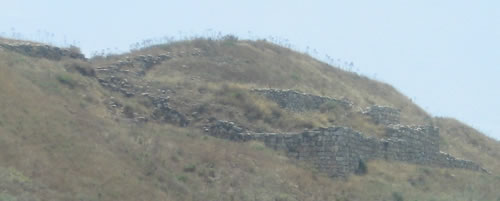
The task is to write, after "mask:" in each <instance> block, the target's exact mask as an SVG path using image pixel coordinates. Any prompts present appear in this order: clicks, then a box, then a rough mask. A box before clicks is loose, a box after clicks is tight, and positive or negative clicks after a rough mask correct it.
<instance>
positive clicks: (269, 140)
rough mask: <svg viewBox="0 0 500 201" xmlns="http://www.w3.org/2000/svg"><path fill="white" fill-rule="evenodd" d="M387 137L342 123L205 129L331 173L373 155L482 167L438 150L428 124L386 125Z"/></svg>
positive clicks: (356, 166)
mask: <svg viewBox="0 0 500 201" xmlns="http://www.w3.org/2000/svg"><path fill="white" fill-rule="evenodd" d="M387 129H388V133H387V137H386V138H384V139H376V138H373V137H367V136H365V135H364V134H362V133H359V132H357V131H354V130H352V129H350V128H345V127H329V128H320V129H315V130H306V131H304V132H301V133H251V132H248V131H247V130H246V129H243V128H241V127H239V126H237V125H236V124H234V123H232V122H226V121H218V122H217V123H215V124H214V125H212V126H211V127H209V128H206V131H207V132H208V133H209V134H210V135H212V136H215V137H219V138H224V139H229V140H233V141H240V142H244V141H249V140H256V141H261V142H264V143H265V145H266V146H268V147H270V148H273V149H276V150H284V151H286V153H287V155H288V157H291V158H294V159H297V160H300V161H304V162H307V163H309V164H311V165H312V166H314V167H315V168H317V169H318V170H320V171H322V172H325V173H326V174H328V175H329V176H331V177H345V176H347V175H348V174H350V173H353V172H356V171H357V170H358V169H359V168H360V165H361V163H364V162H366V161H369V160H372V159H385V160H393V161H402V162H408V163H414V164H420V165H429V166H436V167H447V168H463V169H469V170H475V171H484V170H483V169H482V168H481V167H480V166H479V165H477V164H475V163H473V162H471V161H465V160H460V159H456V158H454V157H453V156H451V155H449V154H446V153H443V152H440V151H439V133H438V132H439V131H438V130H437V129H435V128H433V127H431V126H401V125H394V126H391V127H388V128H387Z"/></svg>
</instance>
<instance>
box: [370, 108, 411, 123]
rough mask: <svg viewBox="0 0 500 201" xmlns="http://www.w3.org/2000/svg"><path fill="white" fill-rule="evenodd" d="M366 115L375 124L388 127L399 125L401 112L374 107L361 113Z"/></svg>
mask: <svg viewBox="0 0 500 201" xmlns="http://www.w3.org/2000/svg"><path fill="white" fill-rule="evenodd" d="M362 113H363V114H364V115H368V116H369V117H370V118H371V119H372V120H373V122H375V123H376V124H383V125H390V124H399V121H400V118H401V114H400V113H401V111H399V110H398V109H395V108H391V107H385V106H379V105H374V106H371V107H368V108H366V109H365V110H363V111H362Z"/></svg>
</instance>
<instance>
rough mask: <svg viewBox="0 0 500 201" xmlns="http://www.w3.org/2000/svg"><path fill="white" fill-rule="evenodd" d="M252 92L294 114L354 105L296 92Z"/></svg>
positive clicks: (257, 90)
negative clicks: (322, 108)
mask: <svg viewBox="0 0 500 201" xmlns="http://www.w3.org/2000/svg"><path fill="white" fill-rule="evenodd" d="M252 92H255V93H257V94H259V95H262V96H264V97H266V98H268V99H269V100H271V101H274V102H276V103H277V104H278V105H279V106H280V107H282V108H285V109H288V110H291V111H294V112H303V111H309V110H320V109H321V107H326V108H327V109H328V108H329V107H331V108H330V109H333V108H334V107H337V106H339V107H342V108H344V109H349V108H352V105H353V103H352V102H350V101H348V100H340V99H334V98H330V97H324V96H317V95H312V94H306V93H300V92H298V91H294V90H281V89H254V90H252Z"/></svg>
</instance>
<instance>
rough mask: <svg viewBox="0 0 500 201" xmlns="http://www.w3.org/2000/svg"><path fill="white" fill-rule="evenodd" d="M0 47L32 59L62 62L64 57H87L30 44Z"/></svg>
mask: <svg viewBox="0 0 500 201" xmlns="http://www.w3.org/2000/svg"><path fill="white" fill-rule="evenodd" d="M0 47H2V48H4V49H7V50H11V51H14V52H18V53H21V54H24V55H27V56H31V57H41V58H46V59H50V60H61V59H62V58H63V57H68V58H73V59H81V60H85V56H84V55H83V54H81V53H79V52H77V51H72V50H70V49H66V48H59V47H54V46H49V45H42V44H36V43H28V42H11V43H0Z"/></svg>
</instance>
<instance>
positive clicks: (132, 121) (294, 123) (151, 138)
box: [0, 38, 500, 200]
mask: <svg viewBox="0 0 500 201" xmlns="http://www.w3.org/2000/svg"><path fill="white" fill-rule="evenodd" d="M0 42H1V44H2V45H0V105H1V106H2V107H1V108H2V110H1V112H0V133H1V134H0V200H391V199H392V200H402V199H406V200H497V199H499V198H500V194H498V192H497V189H496V188H495V186H498V185H499V184H500V172H498V170H499V168H498V167H499V161H500V160H499V153H500V146H499V143H498V142H497V141H495V140H493V139H490V138H488V137H486V136H484V135H483V134H481V133H480V132H478V131H476V130H474V129H472V128H470V127H467V126H466V125H464V124H462V123H460V122H458V121H455V120H452V119H447V118H433V117H431V116H430V115H428V114H427V113H425V111H423V110H422V109H420V108H419V107H418V106H416V105H415V104H413V103H412V102H411V101H410V100H409V99H408V98H407V97H405V96H404V95H402V94H401V93H399V92H398V91H396V90H395V89H394V88H393V87H391V86H389V85H387V84H384V83H380V82H377V81H374V80H370V79H368V78H366V77H363V76H360V75H357V74H354V73H350V72H345V71H342V70H340V69H337V68H334V67H332V66H328V65H327V64H324V63H322V62H320V61H317V60H315V59H314V58H311V57H309V56H307V55H305V54H301V53H297V52H294V51H292V50H289V49H286V48H282V47H279V46H276V45H274V44H270V43H267V42H266V41H239V40H235V39H234V38H226V39H224V40H206V39H197V40H192V41H182V42H177V43H173V44H166V45H158V46H153V47H148V48H144V49H141V50H136V51H133V52H130V53H127V54H123V55H113V56H107V57H96V58H91V59H90V60H86V59H84V58H83V57H81V56H78V54H77V53H78V52H77V51H76V50H75V49H73V50H66V49H60V48H55V47H50V46H45V45H43V44H36V46H37V48H29V47H31V46H32V45H31V43H26V42H24V41H13V40H8V39H2V41H0ZM19 43H25V44H28V45H25V46H28V49H26V47H23V48H12V47H11V46H16V47H18V46H21V45H13V44H19ZM6 44H9V45H6ZM38 46H42V47H43V48H40V47H38ZM54 52H56V53H57V54H55V53H54ZM65 52H68V53H65ZM69 52H71V54H70V53H69ZM53 53H54V54H53ZM47 55H49V56H47ZM54 55H59V56H54ZM269 88H271V89H275V90H278V89H290V90H294V91H299V92H300V93H297V94H303V95H304V94H305V95H304V96H306V97H324V98H328V100H334V101H333V102H334V104H332V101H327V102H324V103H323V104H320V105H318V107H317V108H300V107H298V106H297V105H292V106H291V107H290V108H293V109H290V108H287V107H286V106H284V105H283V104H282V103H281V104H280V102H279V101H275V100H273V99H270V98H266V97H265V96H262V95H261V94H259V93H256V92H255V90H260V89H269ZM278 91H279V90H278ZM293 97H295V98H296V100H299V99H298V98H297V97H302V96H301V95H294V96H293ZM307 100H309V99H307ZM311 100H314V101H316V100H324V99H322V98H319V99H318V98H312V99H311ZM298 103H300V101H299V102H298ZM345 103H347V104H345ZM373 105H382V106H388V107H391V108H394V109H396V111H398V112H400V117H399V118H398V121H399V123H401V124H417V125H433V126H436V127H438V128H439V129H440V137H441V139H440V149H441V150H443V151H446V152H448V153H450V154H452V155H454V156H456V157H459V158H463V159H467V160H470V161H472V162H474V163H477V164H479V165H480V166H482V167H484V168H485V169H486V170H488V171H489V172H490V174H487V173H482V172H478V171H469V170H463V169H455V168H441V167H434V166H425V165H416V164H412V163H404V162H403V163H402V162H397V161H387V160H382V159H375V160H370V161H367V163H366V172H365V173H364V174H350V175H348V176H347V177H345V178H331V177H329V176H328V175H327V174H325V173H324V172H322V171H318V170H317V169H316V168H314V167H312V165H311V164H310V163H307V162H304V161H300V160H296V159H293V158H289V157H285V156H287V153H286V152H284V151H282V150H273V149H271V148H268V147H266V146H265V143H264V142H259V141H248V142H231V141H228V140H224V139H218V138H215V137H211V136H209V135H206V133H205V132H204V129H206V128H207V127H206V126H207V125H211V124H212V123H214V122H217V121H218V120H230V121H233V122H236V123H237V124H238V125H239V126H240V127H242V128H243V129H245V130H249V131H254V132H301V131H302V130H304V129H315V128H319V127H329V126H332V125H336V126H344V127H349V128H352V129H354V130H357V131H360V132H363V133H365V134H367V135H368V136H371V137H373V138H377V139H380V138H383V137H384V135H385V132H386V126H385V125H384V124H383V123H380V122H377V121H374V119H373V118H371V117H370V116H367V115H365V114H363V111H365V112H366V108H367V107H371V106H373ZM297 110H298V111H297Z"/></svg>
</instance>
